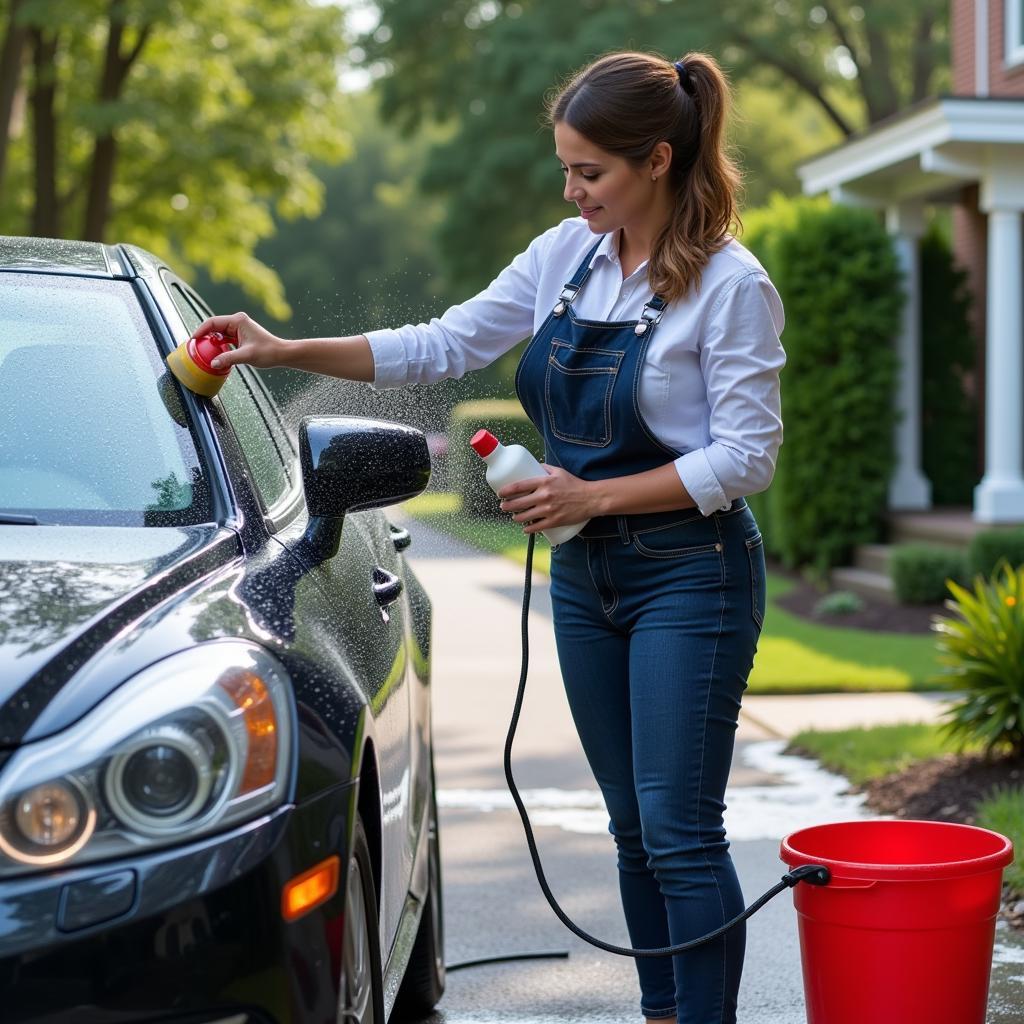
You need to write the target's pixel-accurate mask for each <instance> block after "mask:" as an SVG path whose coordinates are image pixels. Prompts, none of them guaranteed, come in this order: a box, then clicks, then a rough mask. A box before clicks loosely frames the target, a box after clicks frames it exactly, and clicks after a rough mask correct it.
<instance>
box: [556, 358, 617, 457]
mask: <svg viewBox="0 0 1024 1024" xmlns="http://www.w3.org/2000/svg"><path fill="white" fill-rule="evenodd" d="M625 354H626V353H625V352H621V351H616V350H614V349H603V348H575V347H574V346H572V345H570V344H569V343H568V342H566V341H561V340H560V339H558V338H552V339H551V351H550V354H549V355H548V365H547V373H546V374H545V377H544V401H545V403H546V405H547V412H548V422H549V424H550V427H551V432H552V433H553V434H554V435H555V437H557V438H559V439H560V440H562V441H571V442H573V443H574V444H586V445H593V446H594V447H597V448H603V447H604V446H605V445H607V444H609V443H610V442H611V439H612V389H613V388H614V386H615V378H616V377H617V376H618V372H619V364H620V363H621V362H622V358H623V356H624V355H625Z"/></svg>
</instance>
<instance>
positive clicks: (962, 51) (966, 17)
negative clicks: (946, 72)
mask: <svg viewBox="0 0 1024 1024" xmlns="http://www.w3.org/2000/svg"><path fill="white" fill-rule="evenodd" d="M991 2H992V0H989V3H991ZM1001 2H1002V0H996V3H1001ZM974 4H975V0H952V3H951V4H950V10H949V50H950V53H949V57H950V62H951V64H952V72H953V75H952V78H953V92H954V94H955V95H957V96H971V95H973V93H974Z"/></svg>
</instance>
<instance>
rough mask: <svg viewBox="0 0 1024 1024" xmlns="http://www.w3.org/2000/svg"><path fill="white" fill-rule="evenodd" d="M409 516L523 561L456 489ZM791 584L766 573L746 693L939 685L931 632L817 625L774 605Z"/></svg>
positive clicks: (516, 545)
mask: <svg viewBox="0 0 1024 1024" xmlns="http://www.w3.org/2000/svg"><path fill="white" fill-rule="evenodd" d="M403 508H404V509H405V510H406V511H407V512H408V513H409V514H410V515H412V516H414V517H415V518H417V519H420V520H422V521H423V522H424V523H427V524H429V525H430V526H432V527H434V528H435V529H438V530H441V531H443V532H444V533H447V534H449V535H450V536H452V537H455V538H457V539H458V540H461V541H463V542H465V543H467V544H470V545H472V546H474V547H478V548H480V549H481V550H484V551H491V552H494V553H495V554H500V555H503V556H505V557H507V558H511V559H513V560H516V561H518V562H519V563H520V564H525V561H526V537H525V535H524V534H523V532H522V530H521V528H520V527H519V526H517V525H516V524H515V523H513V522H512V521H511V519H509V520H502V519H495V520H488V521H482V520H476V519H471V518H470V517H468V516H463V515H461V514H460V512H459V508H460V499H459V497H458V495H455V494H438V493H427V494H423V495H420V496H419V497H418V498H413V499H412V500H411V501H408V502H406V503H405V504H404V505H403ZM549 566H550V548H549V547H548V544H547V541H546V540H544V539H543V538H541V539H539V540H538V541H537V544H536V545H535V548H534V568H535V569H537V570H538V571H540V572H544V573H546V572H548V570H549ZM792 586H793V583H792V582H791V581H790V580H788V579H786V578H784V577H780V576H778V575H777V574H773V573H771V572H769V574H768V606H767V611H766V614H765V624H764V630H763V632H762V634H761V639H760V642H759V644H758V652H757V657H756V659H755V661H754V669H753V671H752V672H751V674H750V679H749V682H748V687H749V689H748V692H749V693H830V692H837V691H849V692H872V691H879V690H928V689H942V687H941V686H938V685H936V684H933V683H929V682H928V681H927V680H928V677H929V676H930V675H932V674H934V673H935V672H936V671H938V669H939V668H940V666H939V664H938V662H937V661H936V657H935V642H934V640H933V639H932V637H930V636H913V635H907V634H896V633H865V632H864V630H858V629H846V628H842V627H836V626H821V625H817V624H815V623H812V622H808V621H806V620H804V619H801V618H799V617H798V616H795V615H791V614H790V613H789V612H787V611H785V610H784V609H782V608H780V607H779V606H778V605H777V604H776V603H775V599H776V598H778V597H780V596H782V595H783V594H785V593H786V592H787V591H788V590H790V588H791V587H792Z"/></svg>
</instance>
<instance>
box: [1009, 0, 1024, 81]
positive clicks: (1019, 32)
mask: <svg viewBox="0 0 1024 1024" xmlns="http://www.w3.org/2000/svg"><path fill="white" fill-rule="evenodd" d="M1005 3H1006V7H1005V12H1006V64H1007V66H1012V65H1014V64H1024V0H1005Z"/></svg>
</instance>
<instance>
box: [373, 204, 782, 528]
mask: <svg viewBox="0 0 1024 1024" xmlns="http://www.w3.org/2000/svg"><path fill="white" fill-rule="evenodd" d="M595 237H596V236H595V235H594V233H593V232H591V230H590V228H589V226H588V225H587V222H586V221H585V220H583V218H582V217H569V218H566V219H565V220H563V221H562V222H561V223H560V224H557V225H556V226H555V227H552V228H550V229H549V230H547V231H545V232H544V234H542V235H540V236H538V237H537V238H535V239H534V240H533V241H532V242H531V243H530V245H529V247H528V248H527V249H526V251H525V252H522V253H520V254H519V255H518V256H517V257H516V258H515V259H514V260H513V261H512V263H511V264H510V265H509V266H507V267H506V268H505V269H504V270H503V271H502V272H501V273H500V274H499V275H498V276H497V277H496V278H495V279H494V280H493V281H492V282H491V284H490V285H489V286H488V287H487V288H485V289H484V290H483V291H482V292H480V294H479V295H476V296H474V297H473V298H471V299H469V300H468V301H467V302H463V303H462V304H461V305H458V306H452V307H451V308H450V309H448V310H447V311H446V312H445V313H444V314H443V315H442V316H441V317H436V318H434V319H433V320H431V321H430V323H429V324H419V325H417V326H413V325H411V324H410V325H407V326H405V327H400V328H398V329H395V330H390V329H389V330H382V331H371V332H369V333H368V334H367V335H366V337H367V338H368V339H369V342H370V347H371V349H372V351H373V359H374V367H375V369H374V380H373V386H374V387H375V388H391V387H398V386H400V385H403V384H428V383H431V382H433V381H437V380H441V379H442V378H444V377H461V376H462V375H463V374H464V373H466V372H467V371H469V370H476V369H479V368H480V367H481V366H487V365H488V364H489V363H491V362H493V361H494V360H495V359H497V358H498V357H499V356H500V355H502V354H504V353H505V352H507V351H508V350H509V349H511V348H512V347H513V346H514V345H516V344H517V343H518V342H520V341H522V340H523V338H525V337H527V336H529V335H530V333H531V332H532V333H536V332H537V330H538V329H539V328H540V326H541V324H542V323H543V322H544V320H545V319H546V318H547V316H548V314H549V313H550V312H551V309H552V307H553V306H554V305H555V303H556V302H557V301H558V295H559V292H561V290H562V287H563V285H564V284H565V283H566V282H567V281H568V280H569V279H570V278H571V277H572V275H573V274H574V273H575V271H576V268H577V267H578V266H579V265H580V263H581V262H582V260H583V258H584V256H586V254H587V252H588V251H589V250H590V247H591V246H592V245H593V244H594V241H595ZM591 267H592V269H591V272H590V276H589V277H588V278H587V280H586V283H585V284H584V286H583V288H582V290H581V291H580V293H579V294H578V296H577V297H576V299H575V300H574V302H573V309H574V310H575V312H576V314H577V316H579V317H580V318H582V319H587V320H635V319H637V318H638V317H639V316H640V313H641V311H642V310H643V307H644V303H646V302H648V301H649V300H650V299H651V296H652V293H651V289H650V286H649V285H648V283H647V262H646V261H644V262H643V263H641V264H640V266H639V267H637V268H636V270H634V271H633V272H632V273H631V274H630V275H629V276H628V277H626V278H623V276H622V269H621V266H620V263H619V256H618V232H611V233H609V234H607V235H605V236H604V237H603V239H602V240H601V244H600V246H599V247H598V249H597V252H596V253H595V254H594V258H593V260H592V261H591ZM784 322H785V320H784V314H783V309H782V300H781V299H780V298H779V294H778V292H777V291H776V290H775V288H774V286H773V285H772V283H771V281H770V280H769V279H768V275H767V273H765V270H764V268H763V267H762V266H761V264H760V263H759V262H758V261H757V259H756V258H755V257H754V256H753V254H752V253H751V252H750V251H749V250H748V249H746V248H744V247H743V246H742V245H741V244H740V243H739V242H737V241H736V240H735V239H730V240H729V242H728V244H727V245H726V246H725V247H724V248H723V249H721V250H720V251H719V252H717V253H715V254H714V255H713V256H712V257H711V258H710V260H709V261H708V263H707V264H706V265H705V267H704V273H703V278H702V282H701V288H700V291H699V292H697V293H694V292H693V291H692V290H691V292H690V294H689V295H687V296H686V297H685V298H684V299H677V300H676V301H675V302H671V303H669V305H668V306H667V307H666V309H665V313H664V316H663V317H662V319H661V323H659V324H658V326H657V327H656V328H655V330H654V334H653V335H652V337H651V341H650V343H649V345H648V348H647V354H646V358H645V360H644V364H643V366H642V368H641V373H640V385H639V403H640V411H641V413H642V415H643V417H644V419H645V420H646V421H647V424H648V426H649V427H650V428H651V430H652V432H653V433H654V435H655V436H656V437H657V438H658V440H659V441H661V442H662V443H663V444H666V445H668V446H669V447H670V448H674V449H675V450H676V451H678V452H680V453H682V454H680V456H679V458H678V459H676V460H675V467H676V471H677V472H678V474H679V479H680V480H681V481H682V483H683V486H684V487H685V488H686V490H687V492H688V493H689V494H690V496H691V497H692V498H693V499H694V501H695V502H696V503H697V507H698V508H699V509H700V511H701V512H702V513H703V514H704V515H705V516H708V515H711V513H713V512H714V511H715V510H717V509H723V510H724V509H727V508H728V507H729V505H730V503H731V502H732V500H733V499H734V498H739V497H745V496H746V495H748V494H755V493H757V492H758V491H763V490H765V489H766V488H767V487H768V485H769V484H770V483H771V480H772V476H773V475H774V473H775V460H776V458H777V455H778V451H779V447H780V445H781V444H782V415H781V402H780V391H779V371H780V370H781V369H782V367H783V366H784V365H785V363H786V354H785V352H784V351H783V348H782V344H781V342H780V341H779V335H780V334H781V333H782V328H783V324H784Z"/></svg>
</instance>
